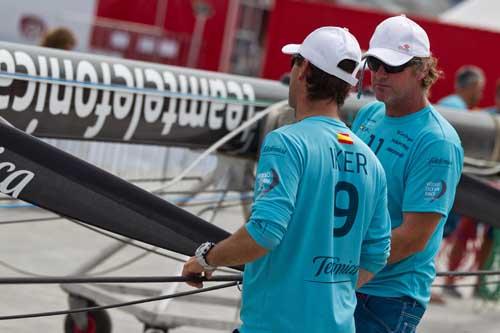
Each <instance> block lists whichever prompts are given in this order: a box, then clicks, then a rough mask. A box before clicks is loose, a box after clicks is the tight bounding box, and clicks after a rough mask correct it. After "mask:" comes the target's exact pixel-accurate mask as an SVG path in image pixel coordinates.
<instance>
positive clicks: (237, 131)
mask: <svg viewBox="0 0 500 333" xmlns="http://www.w3.org/2000/svg"><path fill="white" fill-rule="evenodd" d="M279 103H282V104H285V103H288V102H287V101H282V102H278V103H275V104H273V105H276V104H279ZM274 109H275V108H273V107H268V108H266V109H264V110H262V111H260V112H257V113H256V114H255V115H254V116H253V117H252V118H250V119H248V120H246V121H245V122H244V123H243V124H241V125H240V126H238V127H237V128H235V129H234V130H232V131H231V132H229V133H228V134H226V135H224V136H223V137H222V138H221V139H219V140H218V141H217V142H215V143H214V144H213V145H211V146H210V147H209V148H208V149H206V150H205V151H204V152H203V153H202V154H201V155H200V156H198V157H197V158H196V159H195V160H194V161H193V162H192V163H191V164H190V165H189V166H188V167H187V168H186V169H185V170H184V171H183V172H181V173H180V174H179V175H177V176H176V177H175V178H174V179H173V180H171V181H170V182H168V183H167V184H165V185H163V186H161V187H159V188H157V189H155V190H153V191H151V193H153V194H156V193H157V192H159V191H162V190H165V189H167V188H169V187H171V186H173V185H174V184H176V183H177V182H178V181H179V180H181V179H182V178H183V177H184V176H186V175H187V174H188V173H190V172H191V171H192V170H193V169H194V168H195V167H196V166H197V165H198V164H199V163H200V162H201V161H202V160H203V159H204V158H205V157H207V156H208V155H210V154H211V153H213V152H215V151H216V150H217V149H219V148H220V147H222V146H223V145H224V144H226V142H228V141H230V140H231V139H233V138H234V137H235V136H237V135H238V134H240V132H243V131H244V130H245V129H247V128H248V127H250V126H253V125H254V124H255V123H256V122H258V121H259V120H261V119H262V118H264V117H266V116H267V115H268V114H269V113H271V112H272V111H273V110H274Z"/></svg>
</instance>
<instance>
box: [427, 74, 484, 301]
mask: <svg viewBox="0 0 500 333" xmlns="http://www.w3.org/2000/svg"><path fill="white" fill-rule="evenodd" d="M484 85H485V76H484V72H483V71H482V69H481V68H479V67H477V66H472V65H467V66H462V67H460V68H459V69H458V71H457V73H456V74H455V94H453V95H450V96H447V97H444V98H443V99H441V100H440V101H439V102H438V105H441V106H445V107H450V108H455V109H459V110H464V111H467V110H471V109H473V108H475V107H477V105H478V104H479V102H480V100H481V98H482V96H483V90H484ZM477 226H478V223H477V221H474V220H473V219H471V218H469V217H464V216H460V215H457V214H455V213H454V212H450V214H449V216H448V219H447V220H446V224H445V227H444V233H443V237H444V238H445V239H447V240H448V241H449V242H451V250H450V254H449V257H448V260H449V261H448V269H449V270H450V271H455V270H457V269H458V268H459V267H460V264H461V263H462V262H463V260H464V257H465V252H466V249H467V242H468V241H469V240H470V239H475V238H476V237H477ZM486 228H487V229H486V230H487V231H486V237H485V238H484V240H483V242H482V245H481V249H480V250H479V252H478V253H477V255H476V258H475V259H476V262H475V264H476V265H477V266H478V267H479V268H481V267H482V266H483V265H484V263H485V261H486V259H487V258H488V255H489V253H490V252H491V246H492V230H490V229H489V228H490V227H489V226H487V227H486ZM445 283H446V285H447V287H446V288H445V289H444V290H443V291H444V292H445V293H446V294H447V295H449V296H453V297H457V298H460V297H461V296H462V295H461V294H460V292H459V291H458V290H457V289H456V288H455V285H454V284H455V277H453V276H448V277H446V282H445ZM432 297H433V299H434V300H435V301H436V302H437V303H440V302H441V300H440V298H439V296H438V295H435V294H433V295H432Z"/></svg>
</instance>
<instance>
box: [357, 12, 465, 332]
mask: <svg viewBox="0 0 500 333" xmlns="http://www.w3.org/2000/svg"><path fill="white" fill-rule="evenodd" d="M365 58H366V63H367V65H368V67H369V69H370V70H371V74H372V86H373V89H374V93H375V97H376V98H377V100H378V101H376V102H373V103H371V104H368V105H366V106H364V107H363V108H362V109H361V110H360V111H359V112H358V114H357V116H356V119H355V121H354V123H353V126H352V130H353V131H354V132H355V133H356V134H357V135H358V136H359V137H360V138H361V139H362V140H363V141H365V142H366V143H368V145H369V146H370V148H371V149H372V150H373V151H374V152H375V154H376V155H377V157H378V158H379V160H380V161H381V162H382V165H383V167H384V169H385V171H386V175H387V189H388V205H389V212H390V216H391V224H392V238H391V255H390V256H389V260H388V264H387V266H386V267H385V268H384V269H383V270H382V271H380V272H379V273H378V274H376V275H375V277H374V278H373V279H372V280H371V281H370V282H368V283H367V284H365V285H364V286H363V287H362V288H360V289H359V290H358V293H357V296H358V304H357V307H356V312H355V320H356V329H357V331H358V332H363V333H371V332H414V331H415V328H416V326H417V325H418V323H419V321H420V319H421V317H422V315H423V313H424V311H425V307H426V306H427V303H428V302H429V298H430V294H431V291H430V289H431V283H432V281H433V280H434V277H435V275H436V274H435V268H434V257H435V256H436V254H437V252H438V250H439V246H440V242H441V240H442V235H443V226H444V223H445V221H446V217H447V215H448V213H449V212H450V210H451V207H452V205H453V201H454V197H455V191H456V187H457V185H458V181H459V179H460V174H461V171H462V163H463V149H462V147H461V144H460V139H459V137H458V135H457V133H456V131H455V130H454V129H453V127H452V126H451V125H450V124H449V123H448V122H447V121H446V120H445V119H444V118H443V117H442V116H441V115H440V114H439V113H438V112H436V110H435V109H434V108H433V107H432V105H430V104H429V101H428V100H427V94H428V92H429V89H430V87H431V86H432V84H433V83H434V82H435V81H436V80H437V79H438V77H439V75H440V72H439V71H438V70H437V68H436V65H437V60H436V59H435V58H434V57H432V55H431V51H430V43H429V38H428V37H427V34H426V32H425V31H424V30H423V29H422V28H421V27H420V26H419V25H418V24H417V23H415V22H413V21H412V20H410V19H409V18H407V17H405V16H403V15H402V16H395V17H391V18H388V19H386V20H384V21H383V22H382V23H380V24H379V25H378V26H377V28H376V29H375V32H374V34H373V36H372V38H371V40H370V47H369V50H368V51H367V53H366V55H365Z"/></svg>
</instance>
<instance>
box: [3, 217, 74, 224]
mask: <svg viewBox="0 0 500 333" xmlns="http://www.w3.org/2000/svg"><path fill="white" fill-rule="evenodd" d="M62 219H65V217H61V216H53V217H36V218H31V219H23V220H9V221H0V225H6V224H16V223H28V222H45V221H56V220H62Z"/></svg>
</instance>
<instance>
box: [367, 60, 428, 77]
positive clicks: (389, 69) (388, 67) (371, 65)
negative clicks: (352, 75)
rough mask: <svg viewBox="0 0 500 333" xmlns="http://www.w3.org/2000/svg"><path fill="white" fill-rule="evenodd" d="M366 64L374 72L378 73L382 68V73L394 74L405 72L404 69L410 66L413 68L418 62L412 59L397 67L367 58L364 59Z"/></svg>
mask: <svg viewBox="0 0 500 333" xmlns="http://www.w3.org/2000/svg"><path fill="white" fill-rule="evenodd" d="M366 63H367V65H368V68H369V69H370V70H372V71H374V72H376V71H378V69H379V68H380V66H383V67H384V71H385V72H386V73H389V74H395V73H401V72H402V71H404V70H405V68H406V67H410V66H413V65H416V64H418V63H420V60H419V59H415V58H413V59H411V60H410V61H408V62H407V63H405V64H402V65H399V66H391V65H388V64H386V63H384V62H382V61H380V60H378V59H377V58H375V57H368V58H366Z"/></svg>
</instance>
